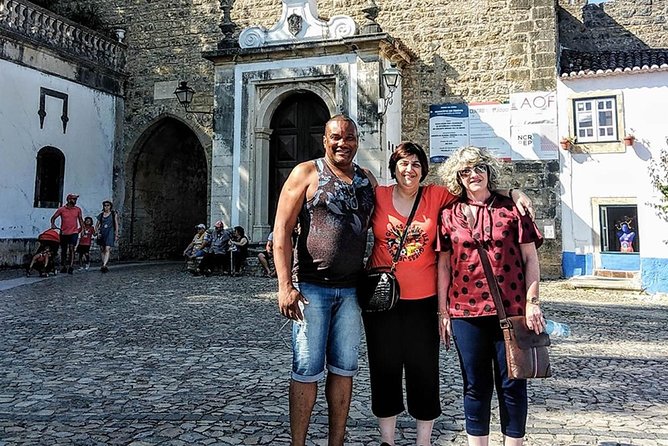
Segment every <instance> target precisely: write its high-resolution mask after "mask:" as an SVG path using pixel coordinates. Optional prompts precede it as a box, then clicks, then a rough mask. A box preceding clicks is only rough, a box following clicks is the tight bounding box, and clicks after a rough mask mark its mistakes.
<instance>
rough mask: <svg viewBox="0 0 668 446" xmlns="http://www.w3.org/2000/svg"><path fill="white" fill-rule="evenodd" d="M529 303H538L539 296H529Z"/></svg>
mask: <svg viewBox="0 0 668 446" xmlns="http://www.w3.org/2000/svg"><path fill="white" fill-rule="evenodd" d="M529 303H531V304H534V305H540V298H539V297H538V296H532V297H531V298H529Z"/></svg>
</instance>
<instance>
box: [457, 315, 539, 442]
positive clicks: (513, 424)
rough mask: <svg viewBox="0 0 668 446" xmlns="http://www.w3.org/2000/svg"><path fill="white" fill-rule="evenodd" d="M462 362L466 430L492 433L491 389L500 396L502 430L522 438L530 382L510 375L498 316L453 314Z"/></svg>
mask: <svg viewBox="0 0 668 446" xmlns="http://www.w3.org/2000/svg"><path fill="white" fill-rule="evenodd" d="M452 332H453V334H454V337H455V345H456V346H457V354H458V355H459V364H460V366H461V369H462V379H463V381H464V414H465V415H466V433H467V434H469V435H474V436H484V435H489V419H490V412H491V404H492V392H493V389H494V386H495V385H496V393H497V396H498V398H499V412H500V413H499V418H500V420H501V432H503V434H504V435H506V436H507V437H511V438H522V437H524V434H525V431H526V420H527V406H528V403H527V382H526V380H524V379H522V380H511V379H508V370H507V367H506V347H505V345H504V343H503V333H502V332H501V328H500V327H499V319H498V318H497V317H496V316H483V317H471V318H453V319H452Z"/></svg>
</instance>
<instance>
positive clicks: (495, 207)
mask: <svg viewBox="0 0 668 446" xmlns="http://www.w3.org/2000/svg"><path fill="white" fill-rule="evenodd" d="M463 204H464V203H463V202H461V201H460V202H456V203H454V204H452V205H450V206H448V207H446V208H445V209H443V210H442V211H441V218H440V226H439V243H438V247H437V250H439V251H443V252H447V251H450V253H451V256H450V268H451V277H450V289H449V290H448V309H449V313H450V316H451V317H476V316H488V315H495V314H496V307H495V305H494V298H493V297H492V295H491V292H490V288H489V285H488V283H487V279H486V277H485V272H484V271H483V268H482V265H481V263H480V257H479V255H478V250H477V248H476V246H477V245H478V244H479V243H482V244H483V246H485V247H486V248H487V252H488V254H489V258H490V263H491V264H492V269H493V270H494V274H495V275H496V279H497V282H498V283H499V288H500V290H501V298H502V301H503V305H504V306H505V310H506V314H507V315H508V316H516V315H523V314H524V309H525V306H526V284H525V279H524V265H523V262H522V254H521V251H520V244H521V243H522V244H523V243H535V244H536V248H538V247H539V246H540V245H541V244H542V242H543V238H542V235H541V234H540V232H539V231H538V228H537V227H536V225H535V224H534V222H533V221H532V220H531V218H530V217H529V216H521V215H520V213H519V211H518V210H517V208H516V207H515V204H514V203H513V201H512V200H511V199H510V198H507V197H504V196H502V195H498V194H495V193H492V196H491V197H490V198H489V199H488V200H487V202H485V203H476V202H468V205H469V206H470V209H471V211H472V212H473V213H477V218H476V224H475V227H474V228H473V230H471V229H470V228H469V224H468V222H467V219H466V216H465V214H464V211H463V209H464V208H463Z"/></svg>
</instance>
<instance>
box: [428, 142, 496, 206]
mask: <svg viewBox="0 0 668 446" xmlns="http://www.w3.org/2000/svg"><path fill="white" fill-rule="evenodd" d="M479 164H482V165H484V166H487V173H488V175H487V188H488V189H489V190H496V189H498V187H499V176H500V174H501V164H500V163H499V161H498V160H497V159H496V157H494V156H493V155H492V154H491V153H489V151H488V150H487V149H479V148H478V147H462V148H460V149H458V150H457V151H456V152H455V153H453V154H452V155H451V156H450V157H449V158H448V160H447V161H446V162H445V163H444V164H443V165H442V166H441V167H440V168H439V170H438V173H439V176H440V177H441V179H442V180H443V183H445V187H447V188H448V190H449V191H450V193H452V194H453V195H457V196H462V195H463V194H464V188H463V187H462V183H461V181H460V179H459V175H458V172H459V171H460V170H462V169H465V168H467V167H473V166H477V165H479Z"/></svg>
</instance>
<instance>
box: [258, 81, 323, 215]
mask: <svg viewBox="0 0 668 446" xmlns="http://www.w3.org/2000/svg"><path fill="white" fill-rule="evenodd" d="M329 115H330V112H329V109H328V108H327V105H326V104H325V102H324V101H323V100H322V99H321V98H320V97H319V96H318V95H316V94H315V93H312V92H310V91H303V90H301V91H296V92H294V93H293V94H291V95H290V96H288V97H287V98H285V99H284V100H283V102H282V103H281V104H280V105H279V106H278V107H277V108H276V111H275V112H274V114H273V115H272V118H271V126H270V127H271V129H272V133H271V137H270V140H269V153H270V156H269V183H268V186H269V187H268V192H269V224H270V225H271V226H273V224H274V217H275V216H276V205H277V204H278V196H279V195H280V191H281V188H282V187H283V183H284V182H285V180H286V179H287V177H288V175H289V174H290V172H291V171H292V168H293V167H295V166H296V165H297V164H299V163H301V162H302V161H306V160H310V159H314V158H319V157H321V156H323V154H324V149H323V145H322V136H323V135H324V133H325V123H326V122H327V120H328V119H329V117H330V116H329Z"/></svg>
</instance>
